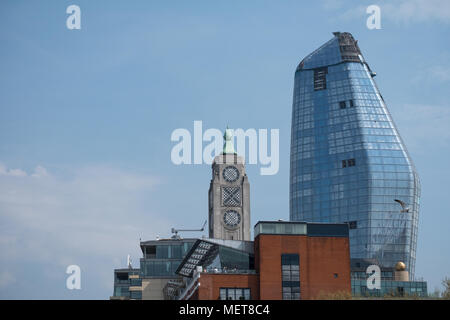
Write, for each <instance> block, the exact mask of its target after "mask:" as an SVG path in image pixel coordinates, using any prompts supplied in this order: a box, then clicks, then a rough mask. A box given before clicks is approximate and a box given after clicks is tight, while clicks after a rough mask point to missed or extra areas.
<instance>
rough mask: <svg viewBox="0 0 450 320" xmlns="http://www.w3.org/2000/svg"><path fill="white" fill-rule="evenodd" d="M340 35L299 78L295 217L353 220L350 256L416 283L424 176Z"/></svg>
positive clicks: (355, 52) (353, 48) (364, 67)
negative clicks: (402, 269) (400, 270)
mask: <svg viewBox="0 0 450 320" xmlns="http://www.w3.org/2000/svg"><path fill="white" fill-rule="evenodd" d="M334 35H335V36H334V38H333V39H331V40H330V41H328V42H327V43H325V44H324V45H323V46H322V47H320V48H319V49H317V50H316V51H314V52H313V53H311V54H310V55H309V56H307V57H306V58H305V59H304V60H303V61H302V62H301V63H300V65H299V66H298V68H297V70H296V73H295V86H294V97H293V108H292V127H291V130H292V131H291V155H290V160H291V163H290V166H291V168H290V195H289V199H290V219H291V220H293V221H307V222H309V221H310V222H331V223H332V222H347V223H349V227H350V254H351V257H352V258H368V259H377V260H378V261H379V263H380V264H381V265H382V266H385V267H393V266H394V265H395V263H396V262H398V261H403V262H405V264H406V266H407V269H408V270H409V272H410V276H411V277H414V267H415V257H416V241H417V229H418V214H419V196H420V186H419V180H418V176H417V173H416V171H415V168H414V165H413V163H412V161H411V159H410V157H409V155H408V152H407V150H406V147H405V145H404V144H403V142H402V140H401V138H400V135H399V133H398V131H397V129H396V127H395V125H394V122H393V121H392V118H391V116H390V114H389V111H388V110H387V108H386V104H385V103H384V100H383V97H382V95H381V94H380V92H379V90H378V88H377V86H376V84H375V81H374V79H373V76H374V75H375V74H374V73H373V72H372V71H371V70H370V67H369V66H368V64H367V63H366V62H365V61H364V58H363V57H362V54H361V52H360V50H359V47H358V45H357V42H356V41H355V40H354V39H353V37H352V35H351V34H349V33H334Z"/></svg>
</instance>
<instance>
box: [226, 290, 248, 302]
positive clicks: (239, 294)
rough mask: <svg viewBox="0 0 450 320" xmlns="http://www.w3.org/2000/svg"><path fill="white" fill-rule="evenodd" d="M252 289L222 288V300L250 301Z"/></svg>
mask: <svg viewBox="0 0 450 320" xmlns="http://www.w3.org/2000/svg"><path fill="white" fill-rule="evenodd" d="M250 297H251V296H250V288H220V297H219V299H220V300H250V299H251V298H250Z"/></svg>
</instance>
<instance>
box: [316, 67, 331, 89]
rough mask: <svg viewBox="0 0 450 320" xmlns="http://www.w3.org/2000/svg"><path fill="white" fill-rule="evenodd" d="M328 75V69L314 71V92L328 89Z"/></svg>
mask: <svg viewBox="0 0 450 320" xmlns="http://www.w3.org/2000/svg"><path fill="white" fill-rule="evenodd" d="M327 73H328V68H327V67H324V68H317V69H314V91H318V90H324V89H326V88H327V78H326V75H327Z"/></svg>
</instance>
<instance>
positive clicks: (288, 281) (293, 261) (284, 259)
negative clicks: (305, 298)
mask: <svg viewBox="0 0 450 320" xmlns="http://www.w3.org/2000/svg"><path fill="white" fill-rule="evenodd" d="M281 287H282V295H283V300H299V299H300V257H299V255H298V254H291V253H289V254H282V255H281Z"/></svg>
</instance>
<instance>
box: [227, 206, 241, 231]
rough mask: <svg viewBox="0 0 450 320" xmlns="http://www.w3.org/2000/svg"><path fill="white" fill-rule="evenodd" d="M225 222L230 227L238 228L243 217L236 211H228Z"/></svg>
mask: <svg viewBox="0 0 450 320" xmlns="http://www.w3.org/2000/svg"><path fill="white" fill-rule="evenodd" d="M223 222H225V224H226V225H227V226H229V227H236V226H237V225H238V224H239V222H241V215H240V214H239V212H237V211H235V210H228V211H226V212H225V214H224V215H223Z"/></svg>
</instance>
